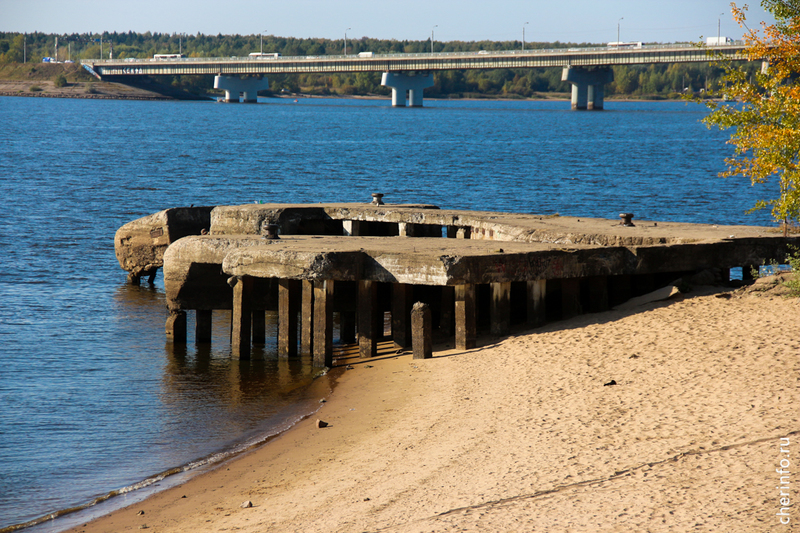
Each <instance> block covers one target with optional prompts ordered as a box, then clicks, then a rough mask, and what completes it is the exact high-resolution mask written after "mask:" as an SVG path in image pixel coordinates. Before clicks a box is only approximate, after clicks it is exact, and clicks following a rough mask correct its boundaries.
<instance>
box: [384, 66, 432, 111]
mask: <svg viewBox="0 0 800 533" xmlns="http://www.w3.org/2000/svg"><path fill="white" fill-rule="evenodd" d="M381 85H383V86H384V87H391V88H392V106H393V107H405V105H406V91H408V100H409V105H410V106H411V107H422V91H423V90H424V89H425V88H426V87H433V74H431V73H428V74H423V73H418V74H409V73H407V72H384V73H383V76H382V77H381Z"/></svg>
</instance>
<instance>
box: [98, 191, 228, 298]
mask: <svg viewBox="0 0 800 533" xmlns="http://www.w3.org/2000/svg"><path fill="white" fill-rule="evenodd" d="M212 209H214V208H213V206H210V207H209V206H207V207H177V208H172V209H165V210H163V211H159V212H158V213H154V214H152V215H148V216H146V217H143V218H140V219H137V220H134V221H132V222H128V223H127V224H125V225H124V226H122V227H121V228H120V229H118V230H117V233H116V234H115V235H114V251H115V253H116V255H117V260H118V261H119V266H121V267H122V269H123V270H127V271H128V272H129V273H130V274H129V278H130V279H131V281H135V282H138V278H139V277H140V276H142V275H148V274H152V273H154V272H155V270H157V269H158V268H161V267H162V266H163V265H164V251H165V250H166V249H167V247H168V246H169V245H170V244H172V243H173V242H175V241H177V240H178V239H180V238H181V237H185V236H187V235H200V233H201V232H202V231H203V230H206V231H207V230H208V229H209V228H210V226H211V210H212Z"/></svg>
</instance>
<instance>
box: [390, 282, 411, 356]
mask: <svg viewBox="0 0 800 533" xmlns="http://www.w3.org/2000/svg"><path fill="white" fill-rule="evenodd" d="M413 289H414V287H413V286H412V285H408V284H405V283H394V284H393V285H392V341H393V342H394V346H395V348H397V349H400V350H404V349H406V348H409V347H411V298H412V294H413V292H414V290H413Z"/></svg>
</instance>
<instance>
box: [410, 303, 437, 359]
mask: <svg viewBox="0 0 800 533" xmlns="http://www.w3.org/2000/svg"><path fill="white" fill-rule="evenodd" d="M431 335H432V327H431V308H430V306H429V305H428V304H425V303H422V302H417V303H415V304H414V307H412V308H411V337H412V339H413V341H412V343H413V352H414V356H413V358H414V359H430V358H431V357H433V341H432V337H431Z"/></svg>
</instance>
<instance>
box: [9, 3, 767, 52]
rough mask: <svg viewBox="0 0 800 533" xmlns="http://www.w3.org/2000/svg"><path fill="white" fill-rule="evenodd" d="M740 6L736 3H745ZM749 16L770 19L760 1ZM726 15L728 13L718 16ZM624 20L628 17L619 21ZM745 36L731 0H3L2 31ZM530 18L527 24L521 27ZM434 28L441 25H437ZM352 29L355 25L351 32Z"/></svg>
mask: <svg viewBox="0 0 800 533" xmlns="http://www.w3.org/2000/svg"><path fill="white" fill-rule="evenodd" d="M742 3H743V2H740V3H739V4H740V5H741V4H742ZM749 4H750V5H751V8H750V11H749V13H750V15H749V17H748V20H749V21H750V22H752V23H753V24H752V25H751V27H754V26H757V23H758V22H760V21H762V20H768V21H771V20H772V19H771V18H768V17H767V15H766V14H765V12H764V10H763V9H762V8H761V7H760V3H759V0H749ZM722 13H724V15H721V14H722ZM620 18H622V20H619V19H620ZM718 19H721V21H720V26H721V33H722V35H725V36H728V37H733V38H739V37H741V35H742V33H743V32H742V30H741V29H740V28H739V27H738V26H737V25H736V23H735V22H733V19H732V18H731V15H730V2H729V1H728V0H667V1H662V0H606V1H600V0H527V1H525V0H509V1H495V2H491V1H486V0H483V1H475V0H457V1H456V0H437V1H433V0H428V1H423V0H399V1H397V0H395V1H386V0H339V1H335V0H281V1H273V0H261V1H246V0H213V1H212V0H191V1H188V0H185V1H176V0H134V1H130V0H128V1H120V0H70V1H69V2H67V1H64V0H0V31H7V32H33V31H41V32H46V33H73V32H75V33H84V32H94V33H96V32H101V31H118V32H123V31H129V30H131V31H136V32H146V31H151V32H160V33H190V34H196V33H198V32H199V33H205V34H213V35H216V34H218V33H222V34H234V33H238V34H242V35H246V34H259V33H262V32H263V33H264V34H265V35H269V34H273V35H280V36H286V37H324V38H331V39H337V38H342V37H343V36H344V34H345V32H347V35H348V38H359V37H362V36H366V37H375V38H381V39H400V40H403V39H408V40H424V39H427V38H428V37H430V35H431V30H434V31H435V35H434V37H435V39H436V40H437V41H440V40H441V41H450V40H464V41H478V40H484V39H487V40H493V41H503V40H514V39H517V40H519V39H522V31H523V26H524V28H525V40H526V41H529V42H530V41H561V42H596V43H601V42H607V41H615V40H616V39H617V24H618V23H619V28H620V39H621V40H623V41H644V42H676V41H696V40H698V39H699V38H700V36H705V37H708V36H716V35H717V21H718ZM526 22H527V23H528V24H525V23H526ZM434 26H436V27H435V28H434ZM348 28H350V29H348Z"/></svg>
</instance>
